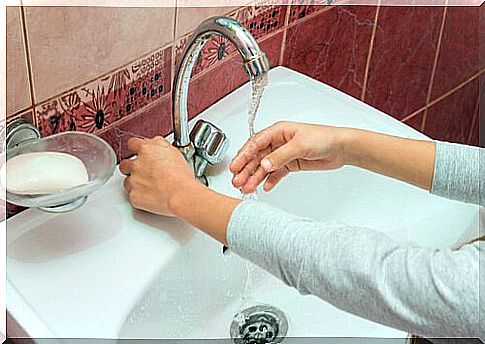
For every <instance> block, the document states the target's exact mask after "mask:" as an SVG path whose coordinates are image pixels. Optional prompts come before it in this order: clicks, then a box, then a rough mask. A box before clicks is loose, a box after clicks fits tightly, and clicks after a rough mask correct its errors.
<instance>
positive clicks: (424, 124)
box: [420, 0, 448, 132]
mask: <svg viewBox="0 0 485 344" xmlns="http://www.w3.org/2000/svg"><path fill="white" fill-rule="evenodd" d="M447 1H448V0H447ZM447 1H446V2H447ZM446 14H447V7H446V5H445V7H444V9H443V17H442V18H441V26H440V33H439V35H438V44H437V45H436V53H435V56H434V61H433V69H432V70H431V77H430V80H429V85H428V94H427V95H426V104H425V109H424V115H423V119H422V121H421V127H420V130H421V132H424V129H425V128H426V119H427V117H428V109H429V106H428V104H429V101H430V100H431V92H432V91H433V86H434V77H435V74H436V68H437V66H438V60H439V56H440V51H441V40H442V38H443V32H444V28H445V23H446Z"/></svg>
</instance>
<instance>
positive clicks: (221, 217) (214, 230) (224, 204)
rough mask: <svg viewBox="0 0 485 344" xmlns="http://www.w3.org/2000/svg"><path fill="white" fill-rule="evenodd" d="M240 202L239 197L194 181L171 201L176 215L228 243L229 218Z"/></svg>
mask: <svg viewBox="0 0 485 344" xmlns="http://www.w3.org/2000/svg"><path fill="white" fill-rule="evenodd" d="M240 202H241V201H240V200H239V199H236V198H232V197H228V196H225V195H222V194H219V193H217V192H215V191H212V190H211V189H209V188H207V187H206V186H204V185H202V184H200V183H198V182H194V183H190V184H189V185H185V186H181V187H180V191H179V192H177V193H175V194H174V196H173V197H172V198H171V200H170V202H169V203H170V208H171V211H172V212H173V214H174V215H175V216H177V217H179V218H181V219H183V220H184V221H187V222H189V223H190V224H191V225H193V226H195V227H197V228H199V229H200V230H202V231H203V232H205V233H207V234H208V235H210V236H212V237H213V238H214V239H216V240H217V241H219V242H221V243H222V244H224V245H227V236H226V229H227V227H228V223H229V218H230V217H231V214H232V212H233V210H234V208H236V206H237V205H238V204H239V203H240Z"/></svg>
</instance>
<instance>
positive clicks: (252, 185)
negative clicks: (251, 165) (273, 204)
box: [242, 166, 268, 193]
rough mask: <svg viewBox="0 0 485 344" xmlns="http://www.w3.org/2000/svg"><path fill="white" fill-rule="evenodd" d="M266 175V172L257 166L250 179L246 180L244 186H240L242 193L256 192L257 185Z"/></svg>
mask: <svg viewBox="0 0 485 344" xmlns="http://www.w3.org/2000/svg"><path fill="white" fill-rule="evenodd" d="M267 175H268V172H266V171H265V170H264V169H263V168H262V167H261V166H259V167H258V169H257V170H256V172H254V173H253V174H252V175H251V177H249V178H248V180H247V182H246V184H244V185H243V186H242V191H243V192H244V193H251V192H254V190H256V188H257V187H258V185H259V184H260V183H261V182H262V181H263V180H264V179H265V178H266V176H267Z"/></svg>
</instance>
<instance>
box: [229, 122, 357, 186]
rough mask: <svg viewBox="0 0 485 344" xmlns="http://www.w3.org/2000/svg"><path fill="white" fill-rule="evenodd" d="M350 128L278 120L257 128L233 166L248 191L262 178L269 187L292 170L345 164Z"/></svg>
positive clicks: (236, 183)
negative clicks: (347, 137)
mask: <svg viewBox="0 0 485 344" xmlns="http://www.w3.org/2000/svg"><path fill="white" fill-rule="evenodd" d="M349 130H350V129H346V128H338V127H328V126H323V125H314V124H303V123H294V122H278V123H276V124H274V125H272V126H271V127H269V128H266V129H264V130H262V131H260V132H258V133H257V134H256V135H255V136H254V137H253V138H252V139H249V140H248V141H247V142H246V144H245V145H244V146H243V147H242V148H241V149H240V150H239V152H238V154H237V155H236V157H235V158H234V159H233V161H232V163H231V166H230V170H231V172H232V173H233V174H234V178H233V180H232V183H233V185H234V186H235V187H237V188H240V189H241V190H242V191H243V192H245V193H250V192H253V191H254V190H255V189H256V187H257V186H258V185H259V184H260V183H261V182H262V181H263V180H266V181H265V182H264V185H263V188H264V190H265V191H270V190H271V189H273V188H274V187H275V185H276V184H277V183H278V182H279V181H280V180H281V179H282V178H283V177H285V176H286V175H288V174H289V173H290V172H295V171H309V170H333V169H338V168H340V167H342V166H343V165H345V164H346V157H345V149H344V142H345V136H346V133H347V132H348V131H349Z"/></svg>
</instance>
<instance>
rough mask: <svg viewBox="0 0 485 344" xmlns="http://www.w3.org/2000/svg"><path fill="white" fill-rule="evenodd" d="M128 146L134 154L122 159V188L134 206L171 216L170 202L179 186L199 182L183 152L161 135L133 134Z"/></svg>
mask: <svg viewBox="0 0 485 344" xmlns="http://www.w3.org/2000/svg"><path fill="white" fill-rule="evenodd" d="M128 148H129V149H130V150H131V151H133V152H134V153H135V154H137V158H136V159H134V160H131V159H125V160H123V161H122V162H121V164H120V171H121V173H123V174H124V175H126V176H127V177H126V179H125V181H124V184H123V186H124V188H125V190H126V191H127V192H128V194H129V199H130V203H131V204H132V205H133V207H134V208H137V209H140V210H145V211H148V212H151V213H155V214H159V215H166V216H174V213H173V210H172V209H171V206H170V202H171V200H172V198H173V197H174V196H175V194H176V192H177V191H178V190H183V189H185V188H187V187H188V186H190V185H192V184H195V183H198V182H197V181H196V180H195V178H194V174H193V172H192V169H191V168H190V167H189V165H188V164H187V162H186V161H185V159H184V158H183V156H182V154H180V152H179V151H178V150H177V148H175V147H173V146H172V145H171V144H170V143H169V142H168V141H167V140H165V139H164V138H163V137H159V136H158V137H155V138H153V139H139V138H132V139H130V140H129V141H128Z"/></svg>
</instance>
